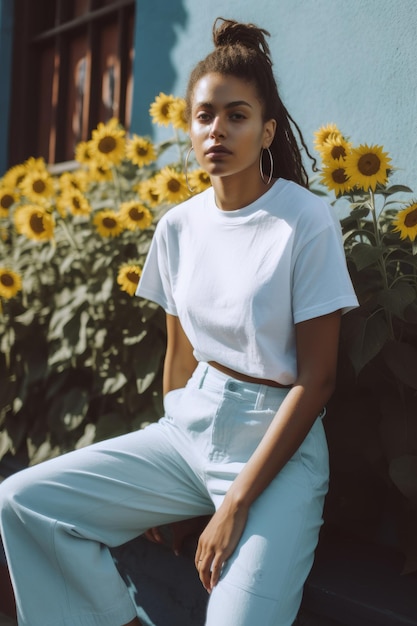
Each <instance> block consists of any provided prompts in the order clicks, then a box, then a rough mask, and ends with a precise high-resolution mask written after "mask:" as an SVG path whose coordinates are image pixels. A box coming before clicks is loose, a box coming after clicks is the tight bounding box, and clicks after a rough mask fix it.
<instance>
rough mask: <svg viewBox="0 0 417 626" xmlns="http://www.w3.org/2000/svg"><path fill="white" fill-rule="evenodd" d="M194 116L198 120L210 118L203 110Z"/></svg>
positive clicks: (203, 120) (202, 120)
mask: <svg viewBox="0 0 417 626" xmlns="http://www.w3.org/2000/svg"><path fill="white" fill-rule="evenodd" d="M196 117H197V119H198V121H199V122H208V120H209V119H210V115H209V114H208V113H205V112H204V111H201V112H200V113H197V116H196Z"/></svg>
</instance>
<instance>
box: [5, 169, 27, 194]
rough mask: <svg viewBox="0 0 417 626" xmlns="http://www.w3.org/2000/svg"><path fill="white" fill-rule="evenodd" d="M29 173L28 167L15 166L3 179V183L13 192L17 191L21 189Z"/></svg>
mask: <svg viewBox="0 0 417 626" xmlns="http://www.w3.org/2000/svg"><path fill="white" fill-rule="evenodd" d="M27 173H28V170H27V168H26V165H23V164H21V165H14V166H13V167H11V168H10V169H9V170H7V172H6V173H5V175H4V176H3V178H2V181H1V183H2V185H3V186H4V187H9V188H10V189H13V190H14V189H17V188H18V187H20V185H21V183H22V182H23V179H24V178H25V176H26V174H27Z"/></svg>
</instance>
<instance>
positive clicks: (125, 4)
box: [9, 0, 135, 165]
mask: <svg viewBox="0 0 417 626" xmlns="http://www.w3.org/2000/svg"><path fill="white" fill-rule="evenodd" d="M71 4H72V0H56V4H55V7H54V8H55V11H56V12H55V25H54V26H53V27H51V28H47V29H43V30H42V29H39V26H38V24H39V15H38V13H37V12H38V11H39V9H40V3H38V2H33V0H15V15H14V22H15V26H14V51H13V77H14V80H13V87H12V107H11V116H10V135H9V161H10V165H13V164H15V163H20V162H22V161H24V160H25V159H27V158H28V157H29V156H41V155H40V154H39V150H38V141H37V135H38V129H37V126H36V125H37V120H39V100H40V98H39V97H38V90H39V77H40V67H39V58H40V54H41V51H42V49H43V48H44V47H46V46H48V47H50V46H51V44H52V45H53V46H54V49H55V56H56V58H57V59H59V72H58V76H59V78H58V85H57V105H56V108H55V109H54V110H53V111H52V113H51V120H50V123H51V126H53V127H54V128H55V134H54V140H53V145H52V147H51V154H50V160H51V161H52V162H60V161H64V160H65V150H66V145H65V133H66V130H67V129H66V120H67V99H68V80H67V75H68V74H67V72H68V62H69V46H68V41H69V40H70V39H71V37H74V36H75V35H77V33H87V49H88V52H87V54H88V55H89V56H90V64H89V66H90V68H91V67H94V66H97V64H98V61H99V58H98V57H99V53H100V52H99V37H100V27H101V25H103V24H105V23H108V22H109V21H112V20H117V21H118V33H119V34H118V57H119V60H120V81H119V90H118V93H117V98H118V102H119V110H120V115H119V118H120V121H121V122H122V123H123V124H125V121H126V120H125V118H124V112H125V109H126V86H127V81H128V79H129V76H128V75H127V67H128V65H129V62H128V56H129V54H130V50H129V49H128V47H127V46H126V41H127V38H128V28H129V21H131V20H132V12H133V11H134V8H135V0H114V1H113V2H112V3H111V4H108V5H105V6H99V4H100V2H99V0H89V2H88V8H87V9H86V11H85V13H83V14H82V15H80V16H78V17H73V18H72V17H71V15H70V13H69V10H70V7H71ZM99 81H100V77H98V76H97V75H95V73H94V72H92V73H91V75H89V76H87V84H89V93H88V98H87V102H86V110H85V120H84V130H85V132H84V135H85V137H84V138H87V136H89V134H90V133H91V131H92V129H93V128H95V127H96V126H97V123H98V122H99V121H104V120H98V119H97V110H98V99H99V97H100V83H99Z"/></svg>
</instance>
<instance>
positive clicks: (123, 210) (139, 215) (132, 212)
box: [120, 200, 152, 230]
mask: <svg viewBox="0 0 417 626" xmlns="http://www.w3.org/2000/svg"><path fill="white" fill-rule="evenodd" d="M120 218H121V220H122V222H123V225H124V227H125V228H127V229H128V230H137V229H140V230H145V228H148V227H149V226H150V225H151V224H152V213H151V212H150V211H149V209H147V208H146V206H144V205H143V204H141V203H140V202H136V200H131V201H130V202H123V203H122V204H121V205H120Z"/></svg>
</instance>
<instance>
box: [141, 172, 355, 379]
mask: <svg viewBox="0 0 417 626" xmlns="http://www.w3.org/2000/svg"><path fill="white" fill-rule="evenodd" d="M136 293H137V295H139V296H141V297H143V298H146V299H149V300H152V301H154V302H157V303H158V304H160V305H161V306H162V307H163V308H164V309H165V311H166V312H167V313H170V314H171V315H176V316H178V317H179V320H180V322H181V325H182V327H183V329H184V331H185V333H186V335H187V336H188V338H189V340H190V342H191V344H192V346H193V348H194V356H195V358H196V359H197V360H198V361H215V362H217V363H220V364H222V365H224V366H226V367H228V368H231V369H233V370H235V371H237V372H242V373H244V374H247V375H250V376H253V377H256V378H265V379H269V380H276V381H278V382H280V383H281V384H284V385H287V384H292V383H293V382H294V380H295V378H296V375H297V365H296V347H295V330H294V324H297V323H299V322H302V321H305V320H308V319H311V318H314V317H318V316H320V315H325V314H327V313H331V312H332V311H335V310H338V309H341V310H342V311H343V312H345V311H346V310H349V309H350V308H353V307H355V306H357V299H356V296H355V293H354V290H353V287H352V283H351V280H350V277H349V274H348V271H347V267H346V259H345V254H344V250H343V244H342V239H341V232H340V225H339V222H338V220H337V219H336V218H335V216H334V215H333V214H332V210H331V208H330V207H329V206H328V204H327V203H326V202H325V201H323V199H321V198H319V197H318V196H316V195H314V194H313V193H311V192H310V191H308V190H306V189H304V188H303V187H301V186H299V185H297V184H296V183H293V182H289V181H286V180H284V179H279V180H277V181H276V182H275V184H274V185H273V186H272V187H271V188H270V189H269V190H268V191H267V192H266V193H265V194H264V195H263V196H261V197H260V198H258V199H257V200H256V201H255V202H253V203H252V204H250V205H249V206H246V207H244V208H242V209H238V210H235V211H223V210H221V209H219V208H218V207H217V206H216V203H215V197H214V191H213V189H212V188H210V189H208V190H207V191H205V192H203V193H201V194H199V195H197V196H194V197H193V198H191V199H190V200H187V201H186V202H183V203H182V204H180V205H178V206H176V207H174V208H172V209H170V210H169V211H168V212H167V213H166V214H165V215H164V216H163V217H162V218H161V220H160V221H159V223H158V225H157V228H156V231H155V234H154V237H153V240H152V243H151V247H150V250H149V253H148V256H147V259H146V262H145V266H144V268H143V273H142V276H141V278H140V281H139V285H138V289H137V292H136Z"/></svg>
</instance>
